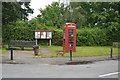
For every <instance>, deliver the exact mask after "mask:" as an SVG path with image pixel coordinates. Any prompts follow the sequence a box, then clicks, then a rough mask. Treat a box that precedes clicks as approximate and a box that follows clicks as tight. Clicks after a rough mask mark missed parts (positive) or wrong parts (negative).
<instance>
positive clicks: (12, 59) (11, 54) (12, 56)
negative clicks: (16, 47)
mask: <svg viewBox="0 0 120 80" xmlns="http://www.w3.org/2000/svg"><path fill="white" fill-rule="evenodd" d="M11 60H13V49H12V48H11Z"/></svg>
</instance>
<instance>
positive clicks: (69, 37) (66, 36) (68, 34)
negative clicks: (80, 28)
mask: <svg viewBox="0 0 120 80" xmlns="http://www.w3.org/2000/svg"><path fill="white" fill-rule="evenodd" d="M70 48H71V49H72V51H73V52H76V24H74V23H66V24H64V29H63V51H64V52H69V51H70Z"/></svg>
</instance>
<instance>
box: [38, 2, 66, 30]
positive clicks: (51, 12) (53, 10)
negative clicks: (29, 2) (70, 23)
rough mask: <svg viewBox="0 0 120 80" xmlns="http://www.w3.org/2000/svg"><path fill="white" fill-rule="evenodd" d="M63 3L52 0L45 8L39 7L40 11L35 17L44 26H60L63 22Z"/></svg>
mask: <svg viewBox="0 0 120 80" xmlns="http://www.w3.org/2000/svg"><path fill="white" fill-rule="evenodd" d="M63 12H64V4H59V3H58V2H53V3H52V4H51V5H48V6H46V8H45V9H40V13H41V14H39V15H38V16H37V18H38V20H39V21H40V22H41V23H43V24H44V25H46V26H56V27H57V28H60V26H62V25H63V23H64V19H63V18H64V17H63Z"/></svg>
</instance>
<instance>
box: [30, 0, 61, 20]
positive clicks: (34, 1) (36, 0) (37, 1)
mask: <svg viewBox="0 0 120 80" xmlns="http://www.w3.org/2000/svg"><path fill="white" fill-rule="evenodd" d="M54 1H57V2H58V1H59V0H31V2H30V5H31V6H30V7H31V8H33V9H34V13H33V14H31V15H30V16H29V20H31V19H32V18H34V17H37V15H38V14H40V11H39V10H38V9H40V8H42V9H44V8H45V6H47V5H48V4H51V3H52V2H54Z"/></svg>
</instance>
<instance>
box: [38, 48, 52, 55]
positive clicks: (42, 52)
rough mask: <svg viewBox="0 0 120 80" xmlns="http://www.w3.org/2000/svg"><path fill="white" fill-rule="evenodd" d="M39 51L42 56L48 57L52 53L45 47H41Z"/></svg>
mask: <svg viewBox="0 0 120 80" xmlns="http://www.w3.org/2000/svg"><path fill="white" fill-rule="evenodd" d="M40 51H41V54H42V57H50V56H52V53H51V52H50V51H49V50H48V48H47V47H41V48H40Z"/></svg>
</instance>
